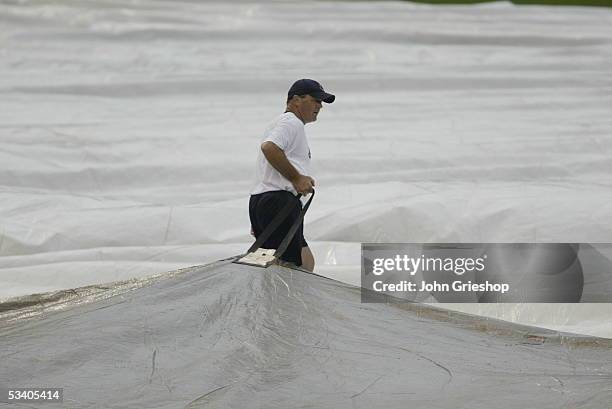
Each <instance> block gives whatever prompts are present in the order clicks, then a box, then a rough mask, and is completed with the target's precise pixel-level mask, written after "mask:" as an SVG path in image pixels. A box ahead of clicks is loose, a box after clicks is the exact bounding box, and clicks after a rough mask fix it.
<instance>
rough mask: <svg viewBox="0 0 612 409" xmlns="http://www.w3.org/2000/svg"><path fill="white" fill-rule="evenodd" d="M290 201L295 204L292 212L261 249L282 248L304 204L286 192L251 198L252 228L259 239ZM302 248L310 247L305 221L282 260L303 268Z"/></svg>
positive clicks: (250, 214) (269, 193)
mask: <svg viewBox="0 0 612 409" xmlns="http://www.w3.org/2000/svg"><path fill="white" fill-rule="evenodd" d="M290 201H291V202H293V203H294V206H293V208H292V209H291V212H290V213H289V215H288V216H287V218H285V220H283V222H282V223H281V224H280V226H278V228H277V229H276V230H275V231H274V232H273V233H272V235H271V236H270V237H269V238H268V240H266V241H265V242H264V244H263V245H262V246H261V247H263V248H265V249H277V248H278V246H280V244H281V242H282V241H283V239H284V238H285V236H286V235H287V232H288V231H289V229H290V228H291V226H292V225H293V223H294V222H295V220H296V219H297V218H298V217H299V214H300V212H301V210H302V202H301V201H300V200H299V199H298V198H297V197H295V195H294V194H292V193H291V192H287V191H284V190H276V191H273V192H264V193H259V194H257V195H252V196H251V199H250V200H249V217H250V218H251V227H252V228H253V233H254V234H255V237H259V235H260V234H261V233H262V232H263V231H264V230H265V228H266V226H268V224H270V223H271V222H272V220H273V219H274V217H276V215H277V214H278V213H279V212H280V211H281V210H282V209H283V208H284V207H285V204H286V203H287V202H290ZM302 247H308V243H306V240H305V239H304V221H303V220H302V223H301V224H300V227H299V228H298V229H297V231H296V232H295V235H294V236H293V239H292V240H291V242H290V243H289V246H288V247H287V250H286V251H285V253H284V254H283V255H282V256H281V259H282V260H285V261H289V262H291V263H294V264H295V265H297V266H301V265H302Z"/></svg>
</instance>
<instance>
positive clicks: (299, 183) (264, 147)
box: [261, 141, 315, 195]
mask: <svg viewBox="0 0 612 409" xmlns="http://www.w3.org/2000/svg"><path fill="white" fill-rule="evenodd" d="M261 151H262V152H263V154H264V156H265V157H266V159H267V160H268V162H269V163H270V165H272V167H273V168H274V169H276V170H277V171H278V172H279V173H280V174H281V175H283V176H284V177H285V179H287V180H289V181H291V184H292V185H293V187H294V189H295V190H296V191H297V192H298V193H301V194H303V195H305V194H308V193H312V191H313V189H312V188H313V187H314V185H315V181H314V179H313V178H311V177H310V176H305V175H302V174H300V173H299V172H298V171H297V170H296V169H295V167H293V165H292V164H291V163H290V162H289V160H288V159H287V156H285V152H283V150H282V149H281V148H279V147H278V146H276V145H275V144H274V143H273V142H270V141H266V142H264V143H262V144H261Z"/></svg>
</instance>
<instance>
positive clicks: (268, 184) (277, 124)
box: [251, 112, 311, 195]
mask: <svg viewBox="0 0 612 409" xmlns="http://www.w3.org/2000/svg"><path fill="white" fill-rule="evenodd" d="M266 141H270V142H272V143H274V144H275V145H276V146H278V147H279V148H281V149H282V150H283V151H284V152H285V156H287V159H288V160H289V162H290V163H291V164H292V165H293V167H295V169H296V170H297V171H298V172H299V173H300V174H302V175H305V176H311V175H310V148H309V147H308V141H307V140H306V133H305V132H304V123H303V122H302V121H301V120H300V119H299V118H298V117H297V116H295V114H294V113H292V112H285V113H284V114H282V115H280V116H279V117H278V118H276V119H275V120H274V121H272V123H270V125H268V127H267V128H266V130H265V132H264V136H263V139H262V140H261V142H260V145H258V146H257V150H258V152H259V154H258V155H257V171H256V177H257V184H256V185H255V187H254V188H253V190H252V191H251V194H253V195H256V194H258V193H263V192H270V191H274V190H287V191H290V192H292V193H293V194H294V195H295V194H297V192H296V190H295V189H294V188H293V185H292V184H291V182H290V181H289V180H287V179H285V177H283V175H281V174H280V172H278V171H277V170H276V169H274V168H273V167H272V165H270V162H268V160H267V159H266V157H265V156H264V154H263V152H262V151H261V147H260V146H261V144H262V143H264V142H266Z"/></svg>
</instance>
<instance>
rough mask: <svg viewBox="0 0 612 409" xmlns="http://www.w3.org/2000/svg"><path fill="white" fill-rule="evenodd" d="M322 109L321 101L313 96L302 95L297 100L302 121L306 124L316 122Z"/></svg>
mask: <svg viewBox="0 0 612 409" xmlns="http://www.w3.org/2000/svg"><path fill="white" fill-rule="evenodd" d="M322 107H323V105H322V103H321V101H320V100H318V99H316V98H314V97H313V96H312V95H301V96H298V98H297V110H298V112H299V115H300V119H301V120H302V122H304V123H305V124H307V123H309V122H314V121H316V120H317V115H318V114H319V111H320V110H321V108H322Z"/></svg>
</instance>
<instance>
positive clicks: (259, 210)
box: [249, 79, 336, 271]
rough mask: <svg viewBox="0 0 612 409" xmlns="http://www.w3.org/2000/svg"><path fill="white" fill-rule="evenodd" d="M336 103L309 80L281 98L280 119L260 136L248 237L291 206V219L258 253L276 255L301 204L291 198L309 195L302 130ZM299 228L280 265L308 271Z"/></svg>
mask: <svg viewBox="0 0 612 409" xmlns="http://www.w3.org/2000/svg"><path fill="white" fill-rule="evenodd" d="M335 99H336V97H335V96H334V95H332V94H329V93H327V92H325V91H324V90H323V87H322V86H321V84H319V83H318V82H316V81H314V80H311V79H301V80H298V81H296V82H295V83H294V84H293V85H292V86H291V88H290V89H289V92H288V94H287V108H286V110H285V113H284V114H282V115H280V116H279V117H278V118H276V119H275V120H274V121H273V122H272V123H271V124H270V125H269V126H268V128H267V129H266V131H265V132H264V137H263V140H262V143H261V151H260V152H259V155H258V157H257V173H256V175H257V185H256V186H255V188H254V189H253V190H252V191H251V198H250V201H249V216H250V218H251V226H252V230H253V234H254V235H255V237H258V236H259V235H260V234H261V233H262V232H263V231H264V229H265V228H266V226H267V225H268V224H270V222H271V221H272V220H273V219H274V217H275V216H276V215H277V214H278V213H279V212H280V211H281V210H282V209H283V208H284V207H285V205H286V203H288V202H293V204H294V206H293V208H292V210H291V213H290V214H289V216H287V218H286V219H285V220H284V221H283V223H282V224H281V225H280V226H279V227H278V229H276V231H275V232H274V233H273V234H272V236H271V237H270V238H269V239H268V240H267V241H266V242H265V243H264V244H263V246H262V247H264V248H268V249H276V248H278V247H279V245H280V243H281V241H282V240H283V238H284V237H285V236H286V235H287V232H288V230H289V229H290V228H291V226H292V225H293V223H294V221H295V220H296V219H297V218H298V217H299V214H300V211H301V209H302V203H301V201H300V200H299V199H297V197H296V195H297V194H298V193H301V194H303V195H306V194H308V193H311V192H312V191H313V187H314V185H315V181H314V179H313V178H312V177H311V173H310V148H309V147H308V141H307V140H306V134H305V132H304V125H306V124H307V123H309V122H314V121H316V120H317V115H318V114H319V111H320V110H321V108H322V103H323V102H326V103H329V104H331V103H332V102H334V100H335ZM303 229H304V224H303V222H302V224H301V226H300V227H299V228H298V230H297V231H296V233H295V236H294V237H293V240H292V241H291V243H289V246H288V247H287V250H286V251H285V253H284V254H283V255H282V257H281V259H282V260H285V261H288V262H291V263H294V264H296V265H297V266H301V267H302V268H304V269H306V270H308V271H313V270H314V256H313V255H312V252H311V251H310V249H309V248H308V243H306V240H305V239H304V234H303Z"/></svg>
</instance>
